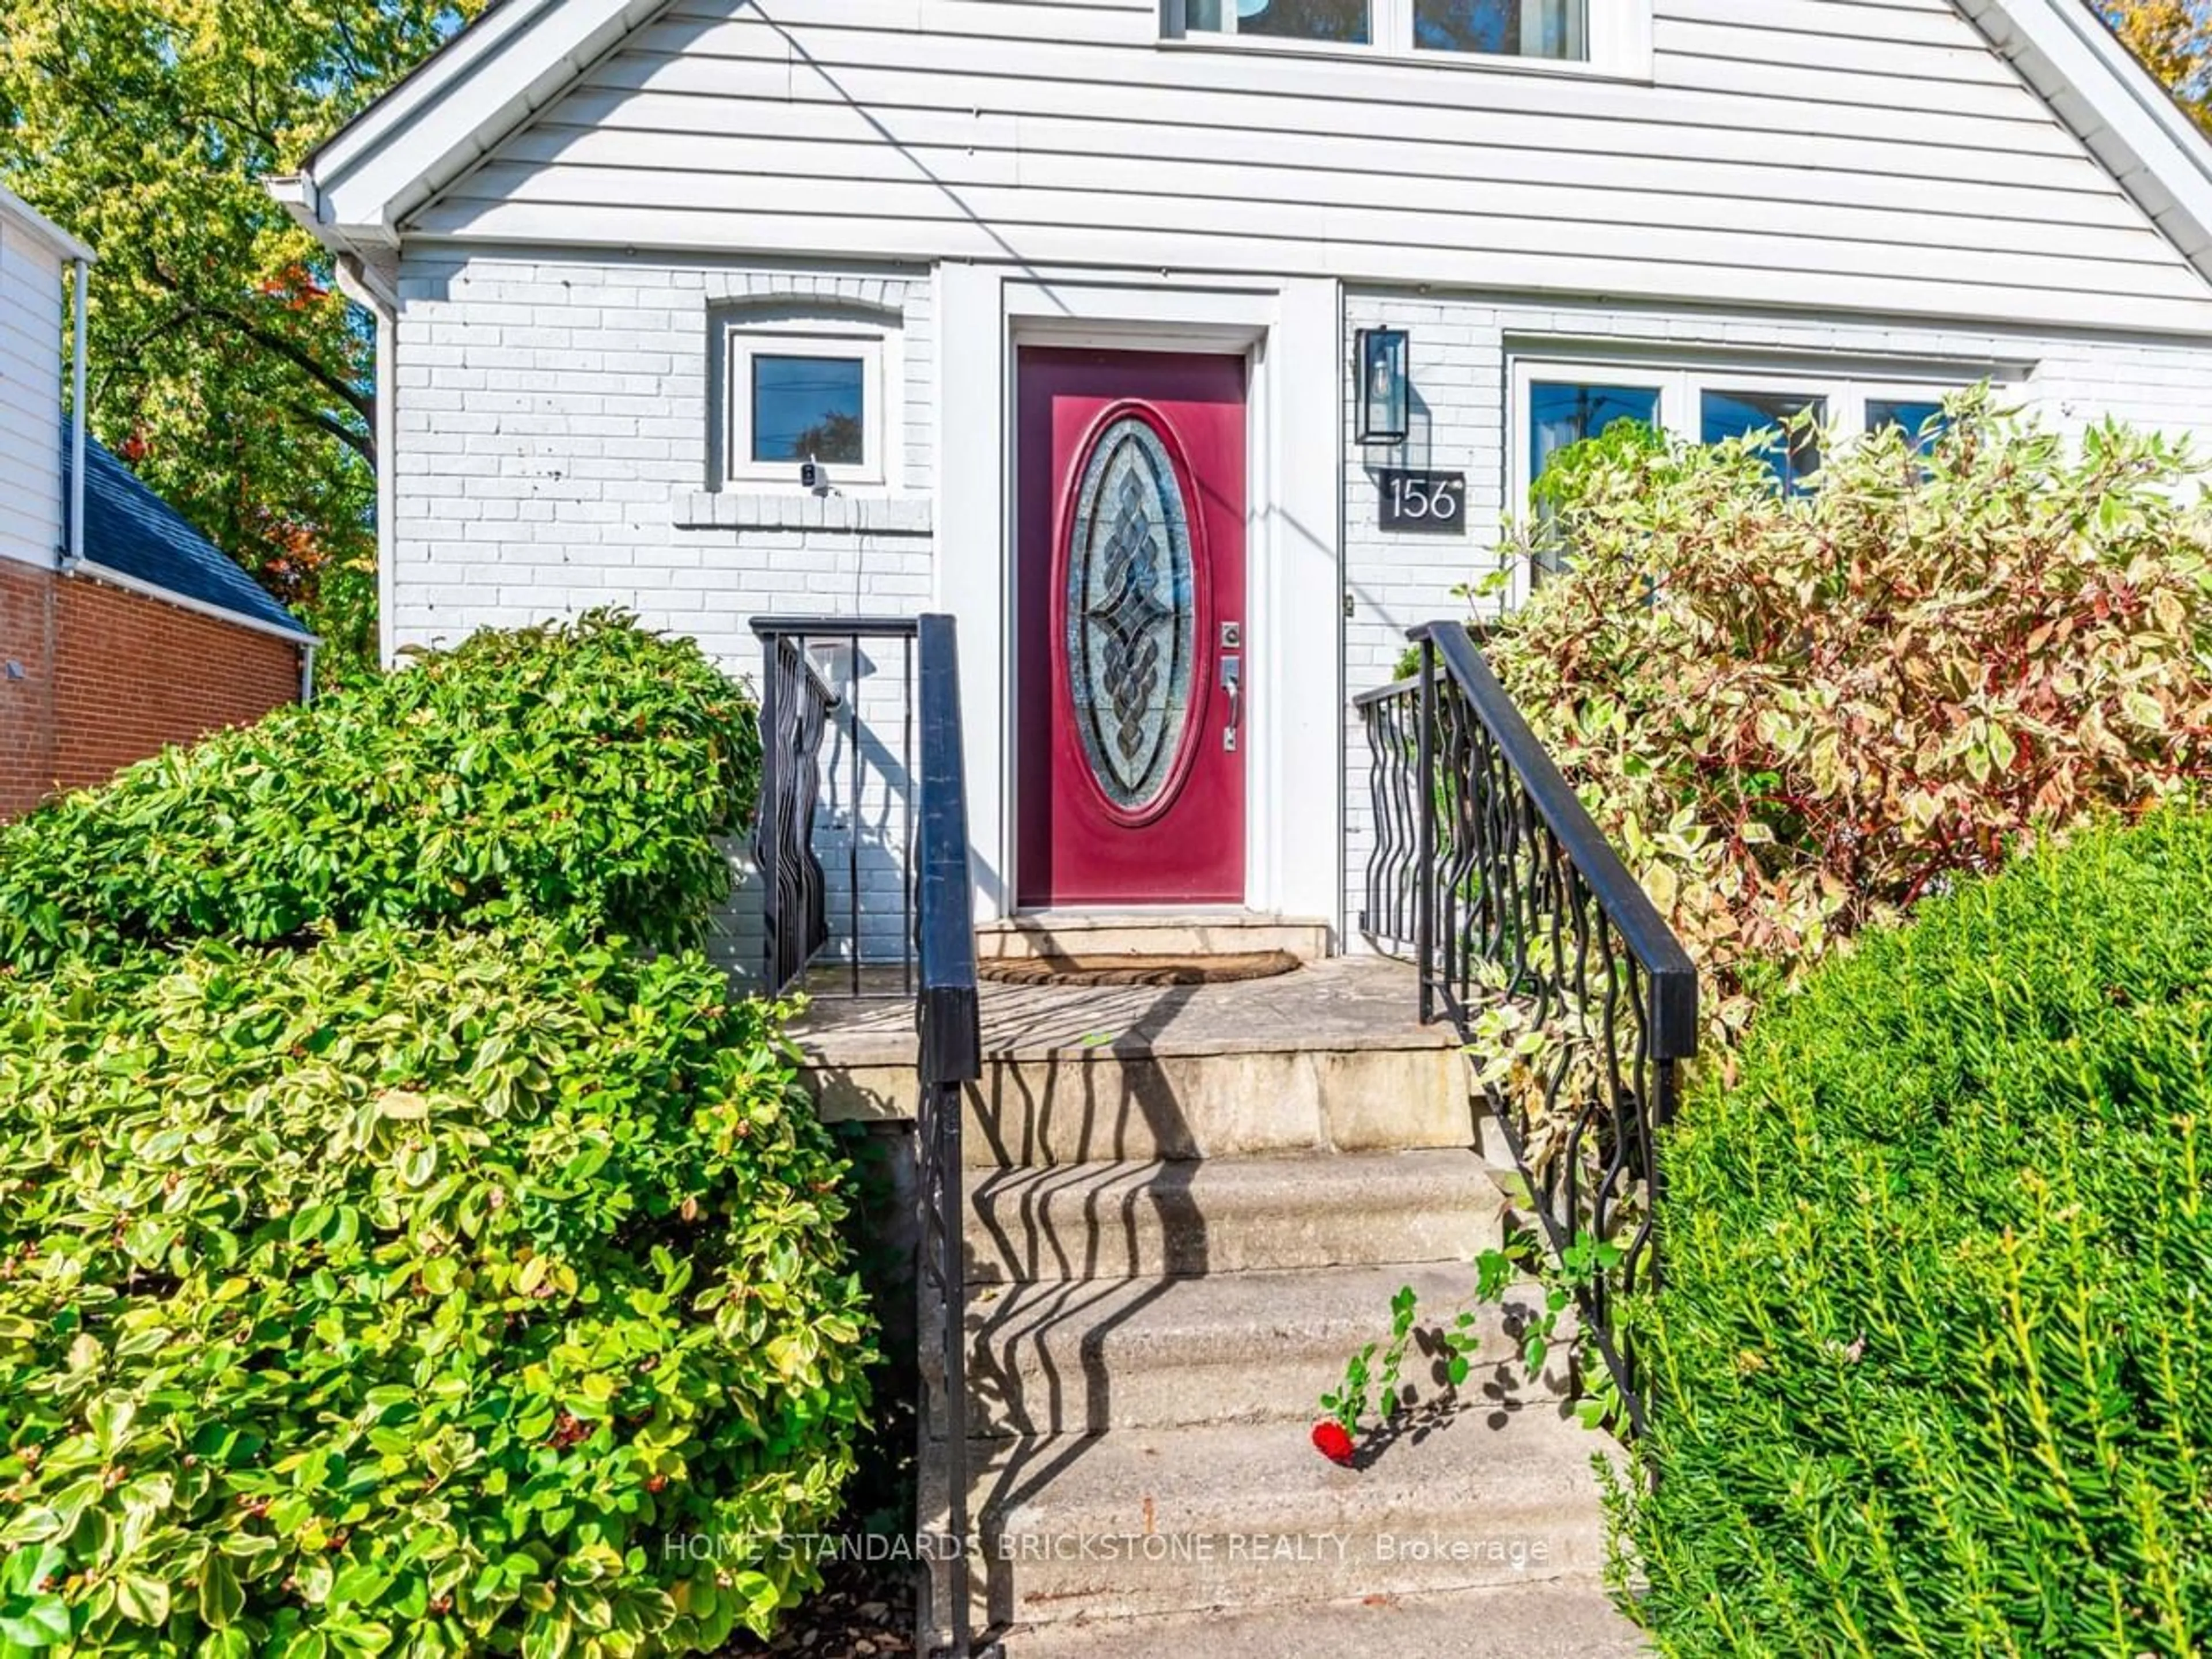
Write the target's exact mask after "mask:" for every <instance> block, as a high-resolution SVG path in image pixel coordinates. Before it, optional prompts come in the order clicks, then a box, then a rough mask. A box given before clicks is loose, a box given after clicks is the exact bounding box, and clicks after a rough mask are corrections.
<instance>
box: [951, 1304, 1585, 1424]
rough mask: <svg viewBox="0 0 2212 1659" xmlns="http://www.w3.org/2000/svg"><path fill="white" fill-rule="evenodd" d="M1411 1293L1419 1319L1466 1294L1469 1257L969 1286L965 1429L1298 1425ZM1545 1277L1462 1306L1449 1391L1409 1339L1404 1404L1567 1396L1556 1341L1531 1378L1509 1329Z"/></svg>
mask: <svg viewBox="0 0 2212 1659" xmlns="http://www.w3.org/2000/svg"><path fill="white" fill-rule="evenodd" d="M1401 1286H1411V1287H1412V1288H1413V1291H1415V1292H1416V1293H1417V1294H1418V1295H1419V1297H1420V1307H1421V1310H1422V1314H1423V1316H1424V1318H1423V1328H1434V1327H1437V1326H1447V1325H1449V1324H1450V1323H1451V1322H1452V1319H1453V1316H1455V1314H1457V1313H1458V1312H1459V1310H1461V1309H1462V1308H1465V1307H1467V1306H1468V1302H1469V1300H1470V1298H1471V1297H1472V1294H1473V1291H1474V1268H1473V1267H1471V1266H1462V1265H1457V1264H1443V1265H1437V1264H1428V1265H1417V1266H1389V1267H1314V1268H1300V1269H1293V1270H1289V1271H1281V1272H1267V1273H1221V1274H1216V1275H1213V1276H1212V1277H1209V1278H1206V1279H1098V1280H1092V1281H1090V1282H1087V1283H1086V1282H1082V1281H1075V1280H1068V1281H1050V1280H1047V1281H1041V1282H1038V1283H1035V1284H1030V1285H1017V1286H1012V1287H1010V1288H1003V1289H1000V1290H996V1291H994V1290H990V1289H987V1288H979V1289H978V1290H976V1291H974V1292H973V1295H972V1300H971V1301H970V1303H969V1357H968V1389H969V1402H968V1423H969V1433H970V1434H971V1435H976V1436H1007V1435H1052V1434H1063V1435H1064V1434H1102V1433H1104V1432H1106V1431H1109V1430H1116V1431H1118V1430H1122V1429H1154V1428H1162V1427H1170V1426H1174V1425H1188V1424H1206V1423H1240V1422H1271V1423H1288V1424H1291V1425H1298V1431H1299V1432H1301V1433H1303V1432H1304V1430H1305V1429H1306V1428H1310V1426H1311V1425H1312V1424H1313V1422H1314V1421H1315V1420H1316V1418H1318V1417H1319V1416H1320V1415H1321V1407H1320V1399H1321V1396H1322V1393H1323V1392H1325V1391H1326V1390H1328V1389H1334V1388H1335V1387H1336V1386H1337V1385H1338V1384H1339V1383H1341V1382H1342V1381H1343V1380H1344V1367H1345V1362H1346V1360H1347V1359H1349V1358H1351V1357H1352V1355H1353V1354H1354V1353H1356V1352H1358V1350H1359V1349H1360V1348H1362V1347H1363V1346H1365V1345H1366V1344H1368V1343H1370V1342H1383V1341H1387V1340H1389V1334H1390V1299H1391V1297H1393V1296H1394V1295H1395V1294H1396V1293H1397V1291H1398V1290H1399V1289H1400V1288H1401ZM1541 1301H1542V1291H1541V1289H1539V1288H1537V1287H1534V1286H1526V1287H1522V1288H1520V1289H1517V1290H1516V1291H1510V1292H1509V1293H1508V1295H1507V1297H1506V1300H1505V1301H1504V1304H1486V1305H1484V1306H1481V1307H1477V1308H1474V1309H1472V1310H1470V1311H1472V1312H1473V1313H1474V1317H1475V1323H1474V1326H1473V1327H1472V1329H1473V1330H1474V1333H1475V1334H1476V1335H1477V1336H1478V1337H1479V1339H1480V1346H1479V1347H1478V1348H1477V1349H1476V1351H1475V1356H1474V1361H1475V1363H1474V1370H1473V1373H1472V1374H1471V1375H1470V1376H1469V1377H1468V1381H1467V1383H1465V1384H1464V1385H1463V1386H1462V1388H1461V1389H1458V1390H1456V1391H1455V1390H1453V1389H1451V1387H1450V1384H1449V1379H1448V1378H1447V1376H1445V1374H1444V1367H1445V1356H1444V1354H1443V1349H1442V1346H1441V1345H1440V1344H1436V1343H1431V1344H1428V1345H1427V1346H1425V1348H1416V1349H1415V1350H1413V1352H1409V1353H1408V1355H1407V1361H1406V1364H1405V1367H1404V1371H1403V1378H1402V1389H1401V1404H1403V1405H1405V1406H1407V1407H1410V1408H1412V1409H1413V1410H1415V1411H1419V1410H1422V1409H1424V1408H1426V1409H1428V1410H1431V1411H1448V1410H1451V1409H1455V1407H1458V1406H1460V1405H1462V1404H1465V1405H1467V1406H1468V1407H1473V1408H1475V1409H1478V1410H1480V1411H1486V1412H1496V1411H1504V1410H1509V1409H1519V1408H1523V1407H1529V1406H1531V1405H1534V1404H1536V1403H1539V1402H1552V1401H1559V1400H1562V1399H1564V1398H1565V1397H1566V1395H1567V1394H1568V1392H1569V1390H1570V1388H1571V1375H1570V1372H1569V1368H1568V1363H1567V1361H1568V1355H1567V1353H1566V1352H1565V1346H1564V1345H1562V1346H1561V1348H1560V1351H1559V1352H1558V1354H1557V1355H1556V1356H1555V1357H1554V1358H1553V1359H1552V1360H1551V1361H1550V1362H1549V1364H1547V1367H1546V1374H1545V1375H1543V1376H1534V1377H1531V1376H1528V1375H1527V1374H1526V1373H1525V1372H1524V1370H1522V1365H1521V1363H1520V1360H1519V1358H1518V1353H1519V1349H1520V1345H1521V1338H1522V1334H1523V1333H1524V1332H1525V1330H1526V1329H1527V1328H1528V1324H1529V1323H1530V1322H1532V1321H1533V1319H1534V1317H1535V1316H1536V1314H1537V1312H1538V1310H1539V1309H1540V1307H1541Z"/></svg>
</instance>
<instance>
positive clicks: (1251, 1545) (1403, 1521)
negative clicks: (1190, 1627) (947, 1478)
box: [923, 1404, 1612, 1626]
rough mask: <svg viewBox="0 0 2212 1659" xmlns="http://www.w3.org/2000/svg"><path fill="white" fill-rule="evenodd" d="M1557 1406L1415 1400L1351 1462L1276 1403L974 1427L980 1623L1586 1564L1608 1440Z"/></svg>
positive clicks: (1592, 1574)
mask: <svg viewBox="0 0 2212 1659" xmlns="http://www.w3.org/2000/svg"><path fill="white" fill-rule="evenodd" d="M1565 1409H1566V1408H1565V1407H1564V1406H1559V1405H1551V1404H1543V1405H1531V1406H1528V1407H1524V1408H1522V1409H1521V1410H1517V1411H1516V1410H1489V1409H1484V1408H1480V1407H1474V1408H1468V1409H1462V1410H1461V1411H1459V1412H1457V1413H1453V1414H1450V1415H1449V1416H1444V1417H1439V1418H1434V1419H1419V1418H1416V1419H1413V1426H1410V1427H1409V1428H1408V1430H1407V1431H1406V1432H1405V1433H1404V1434H1403V1435H1402V1436H1401V1437H1399V1438H1397V1439H1396V1440H1395V1441H1393V1442H1391V1443H1389V1444H1387V1445H1383V1446H1380V1447H1379V1448H1376V1447H1374V1446H1370V1448H1369V1455H1367V1456H1366V1457H1364V1458H1363V1467H1361V1468H1356V1469H1347V1468H1338V1467H1337V1466H1336V1465H1334V1464H1333V1463H1331V1462H1328V1461H1327V1460H1326V1459H1324V1458H1322V1456H1321V1455H1319V1454H1318V1453H1316V1451H1315V1450H1314V1449H1313V1446H1312V1444H1311V1443H1310V1440H1309V1439H1308V1437H1307V1436H1308V1431H1307V1427H1306V1425H1304V1423H1302V1422H1291V1421H1285V1422H1279V1423H1267V1424H1256V1425H1255V1424H1236V1425H1207V1426H1200V1427H1182V1428H1170V1429H1160V1430H1121V1431H1115V1432H1114V1433H1111V1434H1106V1435H1097V1436H1091V1437H1067V1436H1059V1437H1040V1438H1036V1439H1025V1440H1011V1441H1008V1440H979V1441H975V1442H971V1443H970V1447H971V1456H972V1457H973V1458H974V1459H975V1474H974V1476H973V1478H972V1479H971V1481H970V1491H971V1493H972V1494H973V1496H972V1498H971V1503H972V1504H973V1505H974V1514H975V1516H976V1522H975V1529H974V1535H975V1541H976V1554H975V1558H974V1559H973V1563H972V1565H973V1567H974V1569H975V1579H976V1582H975V1584H974V1585H973V1587H972V1590H973V1595H974V1597H975V1602H974V1605H975V1607H976V1611H977V1617H978V1620H979V1624H980V1623H981V1622H983V1621H987V1622H988V1623H990V1624H993V1625H1000V1626H1004V1625H1011V1624H1014V1623H1022V1624H1048V1623H1054V1622H1058V1621H1060V1620H1067V1619H1073V1618H1077V1617H1086V1618H1092V1619H1102V1618H1103V1619H1120V1618H1137V1617H1146V1616H1150V1615H1153V1614H1158V1613H1188V1612H1194V1611H1199V1610H1201V1609H1205V1608H1211V1607H1243V1608H1257V1607H1272V1608H1281V1607H1287V1606H1290V1605H1292V1604H1298V1603H1315V1602H1328V1601H1345V1600H1354V1599H1358V1598H1361V1597H1367V1596H1391V1595H1426V1594H1435V1593H1437V1592H1442V1591H1448V1590H1459V1589H1484V1588H1504V1587H1510V1586H1515V1585H1525V1584H1528V1583H1536V1582H1541V1581H1547V1580H1558V1579H1572V1580H1577V1581H1580V1582H1582V1583H1590V1582H1594V1581H1595V1579H1596V1577H1598V1575H1599V1574H1600V1572H1601V1570H1602V1566H1603V1563H1604V1555H1605V1528H1604V1520H1603V1515H1602V1512H1601V1509H1600V1507H1599V1505H1598V1504H1597V1502H1596V1498H1595V1480H1594V1477H1593V1475H1592V1474H1591V1468H1590V1461H1591V1459H1592V1457H1593V1456H1595V1455H1603V1454H1605V1453H1607V1451H1608V1449H1611V1448H1612V1443H1611V1442H1610V1441H1609V1440H1607V1439H1605V1438H1604V1437H1602V1436H1600V1435H1596V1434H1593V1433H1590V1432H1589V1431H1585V1430H1583V1429H1582V1428H1581V1427H1579V1426H1578V1425H1577V1424H1575V1423H1574V1422H1573V1421H1572V1419H1570V1418H1568V1417H1565V1415H1563V1413H1565ZM925 1497H926V1504H925V1508H924V1510H923V1513H924V1514H925V1516H930V1517H932V1518H933V1521H932V1527H931V1529H932V1530H935V1531H939V1532H941V1531H942V1529H943V1520H942V1518H943V1516H944V1504H943V1501H942V1487H941V1485H940V1486H939V1487H938V1492H937V1493H936V1495H935V1498H934V1501H928V1498H929V1494H927V1492H926V1494H925ZM942 1582H943V1581H942V1580H940V1583H942ZM943 1593H944V1592H943V1591H942V1590H940V1592H939V1594H940V1597H941V1595H942V1594H943ZM936 1610H937V1611H938V1612H939V1613H940V1614H941V1613H943V1612H944V1607H943V1606H942V1604H941V1602H940V1605H939V1607H938V1608H937V1609H936Z"/></svg>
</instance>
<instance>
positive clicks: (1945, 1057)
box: [1615, 814, 2212, 1659]
mask: <svg viewBox="0 0 2212 1659" xmlns="http://www.w3.org/2000/svg"><path fill="white" fill-rule="evenodd" d="M2208 1054H2212V820H2208V819H2207V818H2204V817H2180V816H2179V815H2168V814H2161V815H2158V816H2156V817H2153V818H2152V819H2151V820H2149V821H2148V823H2146V824H2145V825H2144V826H2143V827H2142V828H2140V829H2136V830H2135V831H2133V832H2131V833H2124V834H2123V833H2118V832H2115V831H2110V830H2104V831H2098V832H2094V833H2085V834H2083V835H2081V836H2078V837H2077V838H2076V839H2075V842H2074V843H2073V844H2072V845H2070V846H2069V847H2068V848H2066V849H2064V850H2063V852H2053V851H2051V850H2049V849H2045V851H2043V852H2041V853H2039V854H2038V855H2036V856H2034V857H2033V858H2030V859H2027V860H2022V861H2021V862H2020V863H2018V864H2017V865H2015V867H2014V868H2013V869H2012V870H2011V871H2009V872H2008V873H2007V874H2005V875H2003V876H2002V877H2000V878H1996V879H1994V880H1991V881H1989V882H1987V883H1986V884H1968V885H1967V886H1966V887H1965V888H1964V889H1963V890H1960V892H1958V893H1957V894H1956V895H1955V896H1950V897H1947V898H1944V899H1942V900H1940V901H1937V902H1933V903H1930V904H1929V905H1928V906H1927V907H1925V908H1923V911H1922V913H1921V915H1920V918H1919V919H1918V920H1917V922H1916V923H1915V924H1914V925H1912V926H1911V927H1908V928H1905V929H1902V930H1896V931H1885V932H1883V933H1878V934H1875V935H1872V936H1869V938H1868V939H1866V940H1865V941H1864V942H1863V944H1862V945H1861V947H1860V948H1859V949H1858V950H1857V951H1855V952H1853V953H1851V954H1850V955H1849V956H1847V957H1844V958H1843V959H1841V960H1839V961H1836V962H1833V963H1830V964H1828V965H1826V967H1824V968H1823V969H1820V971H1819V972H1818V973H1817V974H1815V975H1813V976H1812V977H1811V979H1810V981H1809V982H1808V987H1807V989H1806V990H1805V991H1804V992H1803V993H1802V994H1801V995H1798V996H1796V997H1792V998H1790V999H1788V1000H1786V1001H1785V1002H1784V1003H1783V1004H1782V1005H1780V1006H1778V1008H1777V1010H1776V1011H1775V1012H1771V1013H1770V1014H1768V1015H1767V1016H1765V1017H1764V1018H1762V1019H1761V1021H1760V1022H1759V1024H1758V1025H1756V1026H1755V1027H1754V1028H1753V1034H1752V1037H1751V1039H1750V1041H1749V1042H1748V1043H1747V1045H1746V1047H1745V1049H1744V1051H1743V1055H1742V1072H1741V1082H1740V1084H1739V1085H1738V1086H1736V1087H1735V1088H1734V1089H1733V1090H1727V1091H1723V1090H1722V1089H1720V1088H1718V1087H1717V1086H1715V1085H1713V1084H1712V1082H1711V1079H1708V1083H1707V1086H1706V1087H1705V1088H1704V1090H1703V1091H1701V1092H1699V1093H1698V1094H1697V1095H1696V1096H1695V1097H1693V1098H1692V1102H1691V1103H1690V1106H1689V1109H1688V1110H1687V1112H1686V1115H1685V1118H1684V1120H1683V1121H1682V1123H1681V1125H1680V1128H1679V1129H1678V1131H1677V1132H1676V1133H1674V1135H1673V1136H1672V1137H1671V1138H1670V1140H1669V1142H1668V1146H1666V1147H1665V1149H1664V1157H1665V1161H1666V1166H1667V1169H1668V1177H1669V1178H1668V1188H1667V1190H1666V1193H1665V1195H1664V1197H1663V1199H1662V1206H1661V1215H1660V1221H1661V1225H1662V1227H1663V1228H1664V1230H1665V1237H1666V1240H1667V1250H1668V1257H1667V1260H1668V1277H1667V1280H1666V1284H1665V1286H1664V1288H1663V1290H1662V1291H1661V1293H1660V1294H1659V1296H1658V1297H1657V1298H1656V1305H1654V1306H1652V1307H1651V1308H1650V1309H1649V1310H1647V1312H1646V1315H1645V1317H1644V1322H1643V1326H1642V1340H1643V1342H1644V1350H1643V1352H1644V1358H1645V1362H1646V1371H1645V1375H1646V1376H1648V1378H1649V1381H1650V1389H1651V1399H1650V1406H1651V1413H1650V1415H1651V1421H1652V1425H1653V1427H1652V1430H1651V1432H1650V1435H1649V1436H1648V1437H1647V1438H1645V1439H1644V1441H1643V1442H1642V1443H1641V1447H1640V1451H1639V1459H1640V1462H1641V1468H1640V1471H1639V1473H1640V1474H1643V1475H1644V1476H1650V1477H1656V1487H1654V1488H1653V1489H1651V1490H1650V1491H1649V1492H1644V1490H1643V1488H1642V1486H1641V1484H1640V1483H1639V1485H1638V1489H1637V1492H1636V1493H1635V1495H1634V1496H1633V1497H1632V1496H1631V1494H1630V1493H1628V1492H1626V1491H1622V1492H1616V1493H1615V1504H1616V1507H1617V1509H1618V1510H1619V1511H1620V1517H1621V1519H1622V1520H1623V1522H1624V1523H1625V1525H1626V1537H1625V1540H1624V1541H1625V1542H1626V1544H1627V1546H1628V1547H1629V1562H1630V1563H1631V1564H1632V1565H1633V1566H1634V1567H1636V1568H1637V1569H1638V1570H1640V1571H1641V1573H1642V1574H1643V1575H1644V1577H1646V1578H1647V1579H1648V1583H1649V1589H1648V1593H1647V1594H1645V1595H1643V1596H1642V1597H1640V1598H1638V1601H1637V1602H1636V1603H1635V1605H1636V1606H1638V1607H1639V1608H1640V1614H1641V1617H1642V1618H1643V1619H1644V1620H1645V1621H1646V1622H1647V1623H1648V1625H1649V1626H1650V1629H1651V1630H1652V1632H1654V1633H1655V1634H1656V1637H1657V1638H1658V1639H1659V1641H1660V1643H1661V1644H1662V1648H1663V1649H1664V1650H1666V1651H1668V1652H1672V1653H1680V1654H1713V1653H1729V1654H1745V1655H1762V1654H1766V1655H1776V1656H1796V1655H1799V1654H1830V1653H1838V1654H1839V1653H1857V1654H1952V1653H1990V1654H2017V1655H2040V1654H2057V1653H2066V1654H2085V1655H2090V1654H2093V1655H2110V1656H2114V1659H2132V1656H2136V1655H2140V1654H2153V1653H2157V1654H2176V1655H2179V1654H2193V1653H2200V1652H2203V1651H2204V1650H2205V1648H2206V1646H2207V1644H2212V1302H2208V1298H2207V1297H2206V1294H2205V1287H2206V1286H2207V1285H2208V1284H2212V1206H2208V1201H2207V1192H2206V1184H2205V1182H2206V1175H2205V1172H2206V1170H2207V1169H2208V1168H2212V1144H2208V1134H2212V1070H2209V1069H2208V1066H2207V1056H2208Z"/></svg>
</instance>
